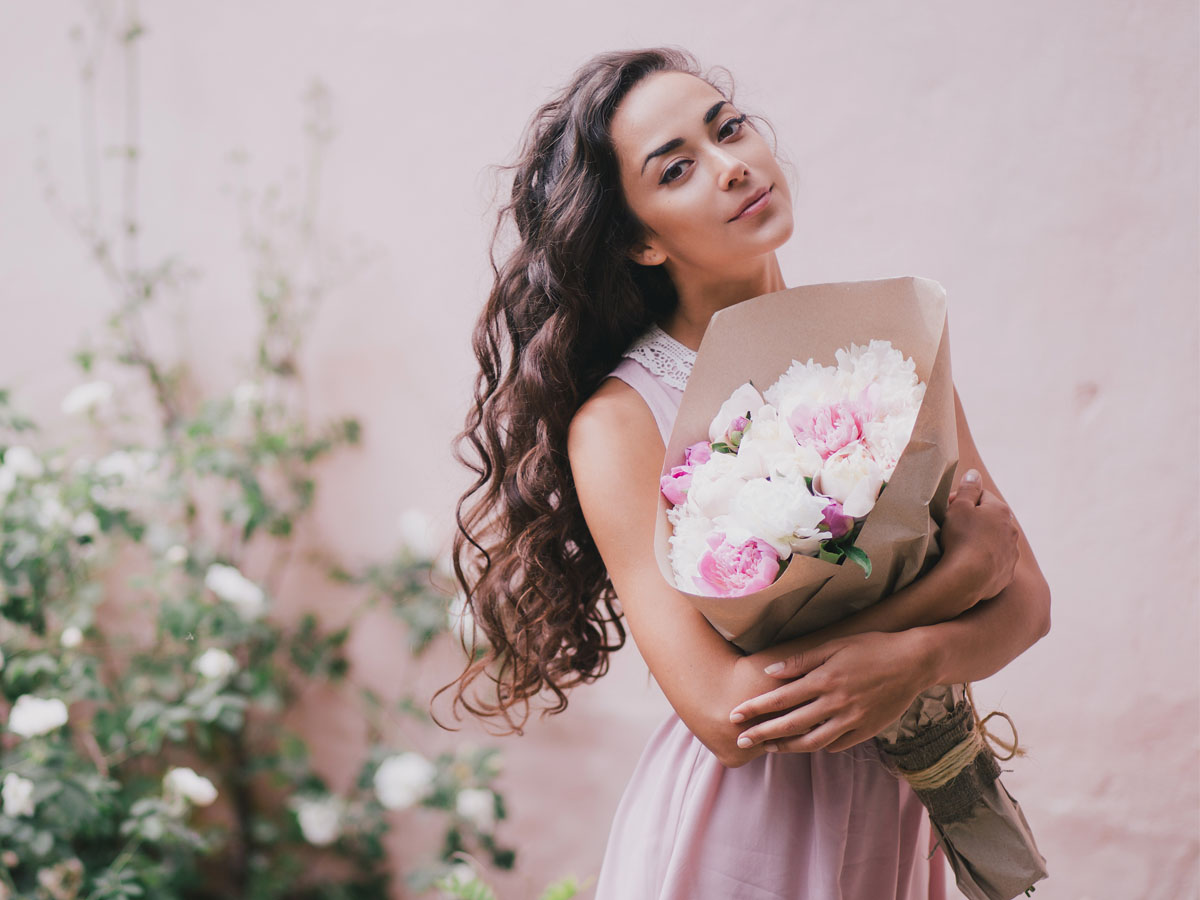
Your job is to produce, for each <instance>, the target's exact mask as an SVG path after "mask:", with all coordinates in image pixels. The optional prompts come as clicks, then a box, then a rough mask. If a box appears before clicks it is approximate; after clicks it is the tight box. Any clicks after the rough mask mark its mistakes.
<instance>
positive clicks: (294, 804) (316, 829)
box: [288, 796, 342, 847]
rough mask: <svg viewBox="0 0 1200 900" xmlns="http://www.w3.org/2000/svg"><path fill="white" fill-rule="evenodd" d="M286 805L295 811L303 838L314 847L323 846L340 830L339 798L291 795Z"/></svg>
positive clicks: (334, 839)
mask: <svg viewBox="0 0 1200 900" xmlns="http://www.w3.org/2000/svg"><path fill="white" fill-rule="evenodd" d="M288 805H289V806H290V807H291V809H292V810H293V811H294V812H295V813H296V820H297V821H298V822H299V823H300V832H301V833H302V834H303V835H304V839H305V840H306V841H308V842H309V843H310V844H312V845H313V846H314V847H325V846H328V845H329V844H332V843H333V842H334V841H336V840H337V839H338V836H339V835H340V834H341V831H342V803H341V800H340V798H338V797H333V796H326V797H319V798H313V797H293V798H292V799H291V800H290V801H288Z"/></svg>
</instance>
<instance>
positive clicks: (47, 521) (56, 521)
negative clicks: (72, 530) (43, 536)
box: [33, 484, 71, 531]
mask: <svg viewBox="0 0 1200 900" xmlns="http://www.w3.org/2000/svg"><path fill="white" fill-rule="evenodd" d="M33 499H34V502H36V503H37V511H36V512H35V513H34V518H35V520H36V521H37V523H38V525H39V526H40V527H41V528H43V529H44V530H47V531H49V530H50V529H52V528H57V527H59V526H65V525H67V524H69V523H70V522H71V514H70V513H69V512H67V510H66V508H65V507H64V506H63V505H62V501H60V500H59V497H58V490H57V488H55V487H54V486H53V485H49V484H37V485H34V487H33Z"/></svg>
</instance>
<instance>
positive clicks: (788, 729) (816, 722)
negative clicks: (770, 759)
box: [737, 703, 845, 750]
mask: <svg viewBox="0 0 1200 900" xmlns="http://www.w3.org/2000/svg"><path fill="white" fill-rule="evenodd" d="M832 713H833V710H831V709H830V708H829V704H827V703H810V704H808V705H807V706H801V707H799V708H798V709H794V710H792V711H791V712H789V713H785V714H784V715H782V716H779V717H778V718H775V719H771V720H769V721H767V722H762V723H761V724H758V725H755V726H754V727H753V728H747V729H746V730H745V731H743V732H742V733H741V734H740V735H738V739H737V745H738V746H739V747H741V748H742V749H743V750H745V749H746V748H748V747H753V746H754V745H755V744H761V743H764V742H766V741H777V740H782V739H785V738H794V737H799V736H800V735H804V734H807V733H809V732H811V731H813V730H814V729H816V728H818V727H820V726H821V725H822V724H824V723H825V722H826V720H828V719H829V718H830V716H831V715H832ZM842 730H843V731H844V730H845V726H843V728H842Z"/></svg>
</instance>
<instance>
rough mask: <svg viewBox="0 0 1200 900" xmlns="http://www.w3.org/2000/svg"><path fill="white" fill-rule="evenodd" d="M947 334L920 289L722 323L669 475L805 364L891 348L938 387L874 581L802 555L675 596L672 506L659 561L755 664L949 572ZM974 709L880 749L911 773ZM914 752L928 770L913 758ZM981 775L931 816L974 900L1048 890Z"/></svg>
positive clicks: (1040, 866) (959, 696)
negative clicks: (739, 404) (949, 811)
mask: <svg viewBox="0 0 1200 900" xmlns="http://www.w3.org/2000/svg"><path fill="white" fill-rule="evenodd" d="M947 323H948V318H947V312H946V292H945V290H944V289H943V288H942V286H941V285H940V284H938V283H937V282H936V281H933V280H930V279H927V278H917V277H903V278H887V279H878V280H873V281H856V282H841V283H831V284H814V285H803V286H800V287H794V288H788V289H787V290H783V291H777V292H775V293H771V294H764V295H763V296H760V297H755V298H752V299H750V300H746V301H744V302H741V303H737V304H735V305H733V306H730V307H727V308H725V309H723V310H720V311H718V312H717V313H715V314H714V315H713V316H712V318H711V319H710V320H709V324H708V328H707V330H706V331H705V334H704V339H703V340H702V342H701V344H700V349H699V350H698V351H697V355H696V360H695V362H694V364H693V366H692V371H691V374H690V375H689V377H688V383H687V388H686V390H685V391H684V394H683V398H682V400H681V401H680V406H679V412H678V415H677V417H676V419H675V424H674V427H673V429H672V431H671V436H670V439H669V440H668V442H667V449H666V455H665V457H664V459H663V465H662V471H661V475H668V474H669V473H670V471H671V469H672V467H674V466H677V465H680V464H682V463H683V454H684V449H685V448H686V447H688V446H690V445H691V444H694V443H696V442H697V441H701V440H707V439H708V429H709V424H710V423H711V422H712V419H713V416H714V415H715V414H716V412H717V410H719V409H720V407H721V405H722V404H723V403H724V402H725V400H727V399H728V398H729V396H730V395H731V394H732V393H733V392H734V390H736V389H737V388H738V387H740V386H741V385H742V384H744V383H746V382H747V381H749V382H750V383H751V384H753V386H754V387H755V388H757V389H758V391H759V393H763V392H764V391H766V389H767V388H768V387H770V386H771V385H772V384H774V383H775V382H776V381H777V380H778V378H779V376H780V375H782V374H783V373H784V372H786V371H787V369H788V368H789V367H790V366H791V364H792V362H793V361H794V360H795V361H799V362H801V363H804V362H807V361H808V360H809V359H813V360H815V361H816V362H818V363H820V364H822V365H836V362H837V360H836V356H835V353H836V351H837V350H838V349H842V348H844V349H847V350H848V349H849V348H850V344H851V343H855V344H860V345H865V344H869V343H870V341H871V340H873V339H877V340H888V341H891V343H892V346H893V347H895V348H896V349H897V350H899V351H900V352H901V353H902V354H903V355H904V356H905V357H906V358H908V357H911V358H912V360H913V363H914V365H915V369H916V374H917V377H918V378H919V379H920V380H921V381H922V382H923V383H924V384H925V394H924V397H923V398H922V401H921V407H920V410H919V411H918V414H917V418H916V421H915V423H914V425H913V431H912V435H911V437H910V438H909V442H908V444H907V446H906V447H905V449H904V452H903V454H902V455H901V456H900V459H899V461H898V463H897V465H896V469H895V471H894V472H893V474H892V477H891V478H890V479H889V480H888V482H887V484H886V485H885V486H884V489H883V491H882V493H881V494H880V495H879V498H878V500H877V501H876V503H875V506H874V508H873V509H872V510H871V511H870V513H868V514H867V517H866V519H865V521H864V523H863V526H862V529H861V530H860V532H859V534H858V538H857V539H856V541H855V545H856V546H857V547H859V548H861V549H862V550H864V551H865V552H866V553H867V555H868V556H869V558H870V560H871V575H870V577H865V573H864V572H863V569H862V568H861V567H860V566H858V565H857V564H855V563H853V562H852V561H850V560H843V562H842V564H841V565H839V564H837V563H834V562H829V561H826V560H822V559H819V558H817V557H810V556H803V555H799V554H797V555H793V556H792V557H791V559H790V561H789V562H788V565H787V568H786V569H785V571H784V572H783V574H782V575H781V576H780V578H779V580H777V581H776V582H775V583H774V584H772V585H770V586H768V587H766V588H764V589H762V590H760V591H756V592H754V593H752V594H747V595H745V596H741V597H708V596H704V595H701V594H695V593H692V592H691V591H688V590H684V589H682V588H679V587H678V586H677V585H676V582H675V576H674V573H673V571H672V567H671V562H670V543H669V538H670V536H671V530H672V529H671V524H670V521H669V520H668V518H667V510H668V509H669V508H670V503H669V501H668V500H667V499H666V497H664V496H663V495H662V493H661V492H660V493H659V497H658V517H657V521H656V524H655V533H654V551H655V557H656V559H657V561H658V566H659V570H660V572H661V574H662V576H663V577H664V578H665V579H666V581H667V582H668V583H669V584H670V585H671V586H672V587H675V588H676V590H679V591H680V593H682V594H683V595H684V596H686V597H687V598H688V600H689V601H690V602H691V603H692V604H693V605H694V606H695V607H696V609H698V610H699V611H700V612H701V613H702V614H703V615H704V617H705V618H706V619H707V620H708V621H709V623H710V624H712V626H713V627H714V628H715V629H716V630H717V631H718V632H719V633H720V634H721V635H722V636H724V637H725V638H726V639H727V640H729V641H730V642H731V643H733V644H734V645H735V646H737V647H739V648H741V649H742V650H743V651H744V652H746V653H756V652H758V651H760V650H763V649H765V648H767V647H770V646H773V645H775V644H778V643H780V642H783V641H786V640H789V639H791V638H795V637H799V636H801V635H804V634H808V633H811V632H813V631H816V630H818V629H820V628H823V627H825V626H827V625H831V624H833V623H834V622H837V621H838V620H840V619H843V618H845V617H846V616H849V615H851V614H852V613H855V612H857V611H859V610H861V609H864V608H866V607H868V606H870V605H872V604H873V603H877V602H878V601H880V600H881V599H883V598H884V597H886V596H888V595H889V594H892V593H894V592H896V591H898V590H900V589H902V588H904V587H906V586H907V585H908V584H910V583H911V582H912V581H914V580H915V579H916V578H918V577H920V576H921V575H923V574H925V573H926V572H928V570H929V569H930V568H932V566H933V565H934V564H935V563H936V562H937V559H938V558H939V556H940V555H941V547H940V544H939V542H938V534H939V531H940V527H939V524H938V523H940V522H941V521H943V520H944V517H945V513H946V508H947V506H948V503H949V495H950V489H951V486H952V483H953V479H954V471H955V468H956V467H957V465H958V431H957V424H956V418H957V417H956V413H955V406H954V385H953V381H952V378H951V372H950V344H949V329H948V324H947ZM752 427H753V426H752ZM966 702H967V701H966V699H965V686H964V685H937V686H934V687H932V688H930V689H929V690H927V691H925V692H924V693H922V694H921V695H919V696H918V697H917V698H916V699H915V700H914V701H913V703H912V705H911V706H910V707H909V709H908V710H906V711H905V713H904V715H903V716H901V717H900V719H898V720H897V721H896V722H894V723H892V724H891V725H890V726H889V727H888V728H886V729H884V731H883V732H882V733H881V734H880V735H879V736H878V737H877V738H876V741H877V743H878V744H879V745H880V746H881V748H887V747H891V749H892V751H893V752H894V753H899V754H900V756H899V758H900V759H902V760H903V759H908V760H909V761H910V762H911V761H912V760H913V759H921V758H923V757H922V755H921V754H922V752H924V751H925V750H927V749H928V746H930V744H929V742H928V740H927V738H928V737H929V735H930V734H931V733H932V730H934V729H937V728H939V727H941V728H942V729H943V731H945V730H946V729H947V728H948V726H947V721H948V720H949V719H950V718H951V717H953V716H954V715H955V714H956V712H957V714H958V719H959V720H961V719H963V713H962V710H963V708H964V706H963V705H964V704H965V703H966ZM967 709H968V710H969V706H968V707H967ZM971 712H972V717H971V721H972V724H973V722H974V715H973V711H971ZM955 727H959V726H955ZM914 746H915V747H917V748H918V750H917V752H916V754H915V756H907V757H906V756H905V754H906V753H908V752H909V751H910V750H912V749H913V747H914ZM895 758H896V757H895V756H893V757H892V759H893V764H894V760H895ZM919 767H920V766H907V767H905V768H909V769H914V768H919ZM969 769H970V771H968V772H966V773H965V774H964V775H962V776H959V777H958V778H957V785H956V786H955V787H954V788H953V790H952V791H951V793H952V794H953V796H954V798H955V803H957V804H958V805H957V806H955V807H954V809H955V813H954V816H952V817H950V818H953V819H954V821H945V823H944V824H941V822H940V820H939V818H938V817H939V814H941V813H944V812H945V806H944V805H943V807H942V808H940V809H938V808H934V809H931V819H933V820H934V824H935V827H937V828H938V831H939V835H940V836H941V837H942V840H943V845H944V846H945V848H946V854H947V858H948V859H949V860H950V862H951V865H952V866H953V868H954V871H955V875H956V877H957V878H958V883H959V886H960V888H962V889H963V891H964V893H966V894H967V896H969V897H972V898H981V900H982V898H986V900H1010V898H1012V897H1015V896H1017V894H1019V893H1021V892H1022V891H1024V890H1025V889H1027V888H1028V887H1030V886H1031V885H1032V884H1033V882H1034V881H1036V880H1038V879H1039V878H1042V877H1045V874H1046V873H1045V868H1044V863H1045V860H1043V859H1042V857H1041V855H1040V854H1039V853H1038V852H1037V847H1036V845H1035V844H1034V843H1033V835H1032V833H1031V832H1030V831H1029V827H1028V825H1027V824H1026V823H1025V819H1024V816H1023V815H1022V814H1021V813H1020V808H1019V807H1018V806H1017V805H1016V802H1015V801H1014V800H1012V798H1011V796H1009V795H1008V792H1007V791H1006V790H1005V789H1004V787H1003V785H1001V784H1000V782H999V779H998V778H997V777H996V776H997V775H998V773H999V769H998V767H996V766H995V759H994V755H992V754H991V752H990V750H988V751H987V752H986V753H984V754H981V755H980V759H977V760H975V761H974V762H973V763H972V766H971V767H969ZM968 794H970V796H969V797H968V796H967V795H968ZM941 796H943V797H946V796H949V794H947V793H945V792H943V794H942V795H941ZM964 797H967V799H966V800H964ZM926 799H927V798H926V797H924V796H923V797H922V800H923V801H926ZM926 805H927V806H928V805H929V804H928V802H927V803H926ZM960 807H963V808H960ZM942 818H943V819H944V818H945V817H944V816H943V817H942ZM1017 884H1020V887H1016V885H1017Z"/></svg>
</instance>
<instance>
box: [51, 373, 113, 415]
mask: <svg viewBox="0 0 1200 900" xmlns="http://www.w3.org/2000/svg"><path fill="white" fill-rule="evenodd" d="M112 399H113V386H112V385H111V384H109V383H108V382H107V381H89V382H87V383H85V384H80V385H76V386H75V387H73V388H71V390H70V391H69V392H68V393H67V395H66V396H65V397H63V401H62V411H63V412H64V413H66V414H67V415H68V416H78V415H86V414H88V413H90V412H92V411H93V410H96V411H98V410H101V409H105V408H107V407H108V406H110V405H111V404H112Z"/></svg>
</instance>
